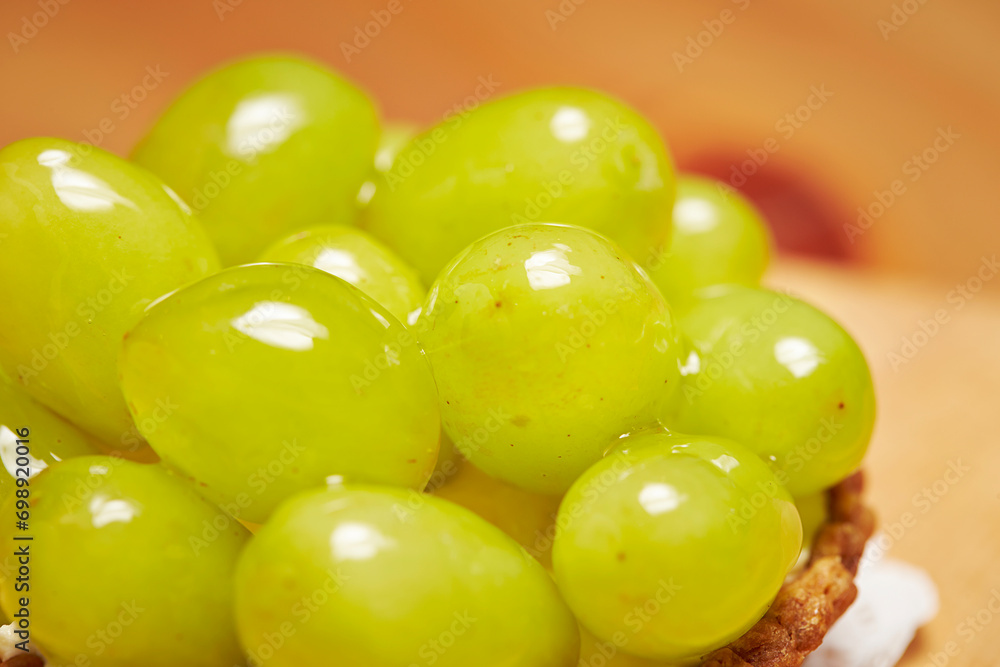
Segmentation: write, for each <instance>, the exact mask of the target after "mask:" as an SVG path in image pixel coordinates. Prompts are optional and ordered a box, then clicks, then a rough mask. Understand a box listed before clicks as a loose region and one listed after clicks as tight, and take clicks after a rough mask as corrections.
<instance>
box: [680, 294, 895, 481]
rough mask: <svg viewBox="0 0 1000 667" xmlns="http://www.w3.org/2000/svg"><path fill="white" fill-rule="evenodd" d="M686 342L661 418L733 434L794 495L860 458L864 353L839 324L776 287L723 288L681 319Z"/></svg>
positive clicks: (868, 392) (871, 410) (866, 419)
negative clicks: (687, 353)
mask: <svg viewBox="0 0 1000 667" xmlns="http://www.w3.org/2000/svg"><path fill="white" fill-rule="evenodd" d="M681 327H682V329H683V330H684V333H685V334H686V335H687V336H688V337H689V338H690V340H691V344H692V345H693V352H692V354H691V357H690V358H689V359H688V363H687V364H686V369H687V371H686V372H687V375H686V377H685V378H684V382H683V387H682V392H681V393H680V395H679V397H678V398H677V399H676V400H675V401H673V403H672V406H671V408H670V409H668V410H667V411H666V412H665V414H664V418H663V421H664V423H665V424H667V425H668V426H673V427H675V428H677V429H679V430H681V431H686V432H694V433H713V434H716V435H720V436H725V437H729V438H733V439H734V440H738V441H740V442H742V443H744V444H746V445H747V446H748V447H750V448H751V449H753V450H754V451H755V452H757V454H758V455H760V456H761V457H762V458H763V459H764V460H765V461H768V462H769V463H770V464H771V465H772V467H773V469H774V470H775V471H776V473H777V474H778V477H779V479H780V480H781V481H782V483H783V484H785V485H786V486H787V487H788V490H789V491H790V492H791V493H792V494H794V495H796V496H802V495H808V494H810V493H815V492H817V491H820V490H822V489H824V488H826V487H829V486H832V485H833V484H835V483H836V482H838V481H840V480H841V479H843V478H844V477H846V476H847V475H849V474H850V473H851V472H853V471H854V470H855V469H856V468H857V467H858V465H859V464H860V462H861V459H862V457H863V456H864V454H865V451H866V449H867V447H868V442H869V440H870V438H871V434H872V428H873V425H874V420H875V396H874V390H873V388H872V378H871V374H870V372H869V370H868V365H867V363H866V362H865V358H864V355H863V354H862V352H861V350H860V349H859V348H858V346H857V344H856V343H855V342H854V340H853V339H852V338H851V337H850V335H849V334H848V333H847V332H845V331H844V330H843V329H842V328H841V327H840V325H838V324H837V323H836V322H834V321H833V320H832V319H830V318H829V317H828V316H827V315H825V314H823V313H822V312H820V311H819V310H816V309H815V308H813V307H812V306H810V305H808V304H806V303H804V302H802V301H799V300H797V299H794V298H792V297H789V296H787V295H784V294H778V293H776V292H770V291H767V290H759V289H750V288H744V287H739V288H732V289H730V290H728V291H726V293H725V294H722V295H720V296H717V297H715V298H711V299H705V300H702V301H699V302H698V303H697V304H696V305H695V306H693V307H692V309H691V310H690V311H689V312H687V313H686V314H685V315H684V316H683V317H682V319H681Z"/></svg>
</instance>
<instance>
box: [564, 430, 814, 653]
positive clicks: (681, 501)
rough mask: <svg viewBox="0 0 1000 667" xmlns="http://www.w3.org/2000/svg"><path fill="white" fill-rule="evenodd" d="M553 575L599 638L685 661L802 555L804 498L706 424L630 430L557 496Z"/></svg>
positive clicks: (718, 637) (748, 614) (754, 608)
mask: <svg viewBox="0 0 1000 667" xmlns="http://www.w3.org/2000/svg"><path fill="white" fill-rule="evenodd" d="M556 525H557V532H556V539H555V545H554V547H553V550H552V564H553V570H554V572H555V577H556V582H557V583H558V584H559V588H560V590H561V591H562V594H563V597H564V598H565V600H566V602H567V603H568V604H569V606H570V608H571V609H572V610H573V612H574V613H575V614H576V617H577V618H578V619H579V620H580V623H581V624H582V625H583V626H585V627H586V628H587V629H588V630H589V631H590V632H592V633H593V634H594V635H595V636H596V637H597V638H598V639H599V640H600V641H603V642H612V643H614V644H616V645H620V646H621V648H622V650H623V651H625V652H627V653H630V654H632V655H636V656H639V657H642V658H647V659H655V660H665V661H678V662H680V661H688V660H691V659H693V658H697V657H699V656H701V655H704V654H705V653H708V652H710V651H712V650H713V649H716V648H718V647H720V646H723V645H725V644H726V643H728V642H729V641H731V640H733V639H735V638H736V637H739V636H740V635H742V634H743V633H744V632H745V631H746V630H747V629H748V628H750V626H752V625H753V624H754V623H755V622H757V620H758V619H760V617H761V616H763V614H764V612H765V611H766V610H767V608H768V606H769V604H770V602H771V600H772V599H773V598H774V596H775V594H777V592H778V589H779V588H780V587H781V584H782V582H783V580H784V578H785V574H786V573H787V572H788V570H789V568H791V566H792V565H793V564H794V563H795V559H796V558H797V556H798V554H799V549H800V546H801V541H802V526H801V524H800V523H799V517H798V514H797V512H796V510H795V504H794V503H793V502H792V498H791V496H790V495H788V492H787V491H786V490H785V489H784V487H782V486H781V484H779V483H778V481H777V479H776V478H775V475H774V474H773V473H772V472H771V471H770V470H769V469H768V467H767V466H766V465H765V464H764V463H763V462H762V461H761V460H760V459H759V458H758V457H757V456H755V455H754V454H753V452H751V451H750V450H749V449H747V448H746V447H743V446H742V445H739V444H737V443H735V442H731V441H727V440H724V439H718V438H709V437H704V436H679V435H666V434H660V433H647V434H641V435H637V436H635V437H631V438H629V439H628V440H627V441H626V442H625V443H622V444H621V445H620V446H619V447H618V448H616V449H614V450H613V451H612V452H611V453H610V454H609V455H608V456H607V457H606V458H604V459H602V460H601V461H600V462H598V463H597V464H595V465H594V466H593V467H591V468H590V469H589V470H587V471H586V472H585V473H584V474H583V475H582V476H581V477H580V478H579V479H578V480H577V481H576V482H575V483H574V484H573V487H572V488H571V489H570V490H569V492H568V493H567V494H566V497H565V498H564V499H563V501H562V504H561V505H560V507H559V515H558V518H557V521H556Z"/></svg>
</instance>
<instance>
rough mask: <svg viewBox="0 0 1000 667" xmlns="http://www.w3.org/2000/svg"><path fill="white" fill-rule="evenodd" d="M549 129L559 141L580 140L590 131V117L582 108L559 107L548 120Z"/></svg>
mask: <svg viewBox="0 0 1000 667" xmlns="http://www.w3.org/2000/svg"><path fill="white" fill-rule="evenodd" d="M549 129H550V130H552V136H554V137H555V138H556V139H558V140H559V141H565V142H567V143H569V142H573V141H580V140H581V139H583V138H584V137H586V136H587V133H588V132H590V119H589V118H587V114H586V113H585V112H584V111H583V110H582V109H578V108H576V107H559V108H558V109H556V112H555V114H553V115H552V120H550V121H549Z"/></svg>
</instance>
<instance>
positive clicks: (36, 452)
mask: <svg viewBox="0 0 1000 667" xmlns="http://www.w3.org/2000/svg"><path fill="white" fill-rule="evenodd" d="M18 440H27V442H26V443H24V442H22V443H18ZM99 453H101V452H100V448H99V447H98V444H97V442H96V441H95V440H93V439H92V438H91V437H90V436H88V435H87V434H85V433H83V432H82V431H80V430H79V429H77V428H76V427H75V426H73V425H72V424H70V423H69V422H67V421H65V420H64V419H63V418H62V417H60V416H59V415H57V414H55V413H53V412H51V411H50V410H49V409H48V408H46V407H44V406H43V405H40V404H39V403H36V402H35V401H34V400H33V399H32V398H31V397H30V396H28V395H27V394H25V393H24V392H22V391H20V390H19V389H17V387H15V386H13V385H12V384H11V383H10V382H8V380H7V378H6V377H4V376H3V373H0V461H2V463H3V469H2V470H0V504H2V503H3V502H4V501H5V500H7V497H8V496H9V495H11V494H12V493H13V492H14V488H15V486H16V484H17V477H19V476H20V477H22V478H25V479H28V478H32V477H34V476H35V475H37V474H38V473H40V472H42V471H43V470H45V469H46V468H47V467H49V466H50V465H52V464H53V463H56V462H57V461H62V460H63V459H67V458H70V457H73V456H87V455H92V454H99ZM19 458H20V459H21V461H20V462H21V463H27V465H26V466H24V465H22V466H19V465H18V462H19V461H18V459H19ZM18 468H23V469H24V470H25V471H26V472H22V473H18Z"/></svg>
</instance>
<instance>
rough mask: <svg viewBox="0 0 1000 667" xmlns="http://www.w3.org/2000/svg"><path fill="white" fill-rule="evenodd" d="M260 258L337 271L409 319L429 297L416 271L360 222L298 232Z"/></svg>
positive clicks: (387, 308)
mask: <svg viewBox="0 0 1000 667" xmlns="http://www.w3.org/2000/svg"><path fill="white" fill-rule="evenodd" d="M261 261H264V262H291V263H294V264H306V265H308V266H314V267H316V268H317V269H320V270H322V271H326V272H327V273H332V274H333V275H335V276H337V277H338V278H340V279H342V280H346V281H347V282H349V283H351V284H352V285H354V286H355V287H357V288H358V289H360V290H361V291H362V292H364V293H365V294H367V295H368V296H370V297H371V298H373V299H375V301H377V302H378V303H380V304H381V305H382V307H383V308H385V309H386V310H388V311H389V312H390V313H392V314H393V315H395V316H396V318H397V319H398V320H399V321H400V322H404V323H405V322H406V321H407V320H408V318H409V316H410V313H415V311H417V310H418V309H419V308H420V304H421V302H422V301H423V300H424V293H425V290H424V287H423V285H421V284H420V279H419V278H417V274H416V272H415V271H414V270H413V269H412V268H410V267H409V266H407V264H406V263H405V262H403V260H401V259H400V258H399V257H397V256H396V255H395V254H393V252H392V251H391V250H389V249H388V248H386V247H385V246H384V245H382V244H381V243H379V242H378V241H376V240H375V239H373V238H372V237H370V236H369V235H368V234H366V233H364V232H363V231H361V230H360V229H357V228H356V227H345V226H342V225H327V226H324V227H313V228H312V229H307V230H305V231H301V232H296V233H295V234H293V235H291V236H289V237H288V238H286V239H283V240H282V241H279V242H278V243H276V244H275V245H273V246H271V247H270V248H269V249H267V250H266V251H265V252H264V254H263V255H261Z"/></svg>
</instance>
